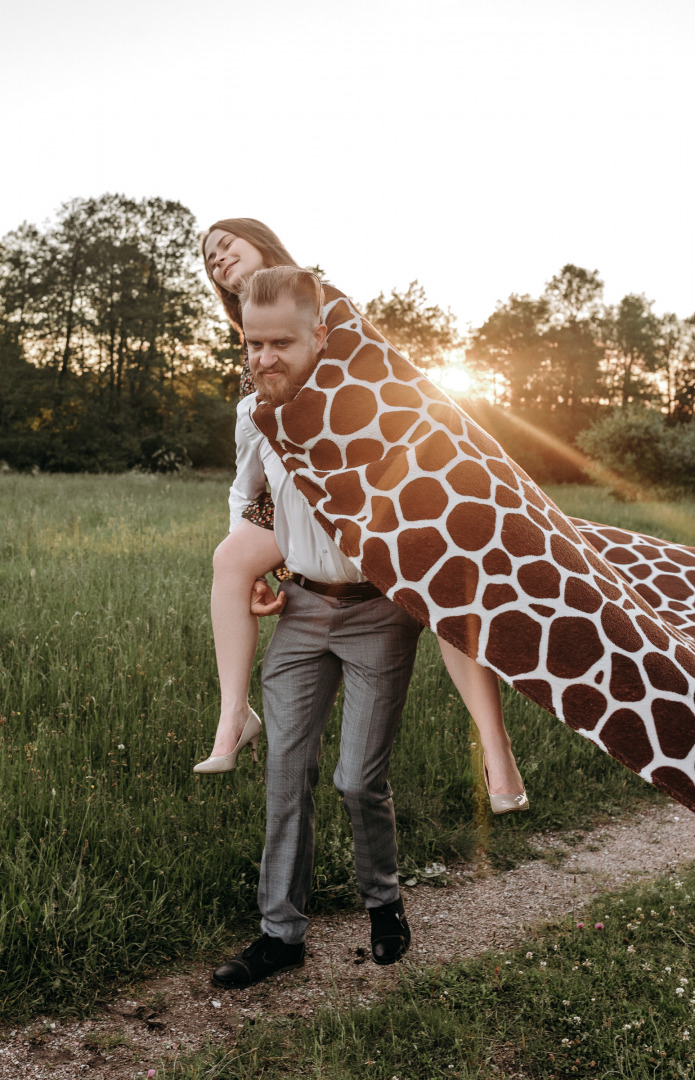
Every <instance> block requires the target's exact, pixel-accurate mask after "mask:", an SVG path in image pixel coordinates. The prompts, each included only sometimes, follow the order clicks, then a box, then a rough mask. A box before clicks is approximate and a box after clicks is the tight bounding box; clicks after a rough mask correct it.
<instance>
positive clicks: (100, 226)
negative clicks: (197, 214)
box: [0, 195, 695, 481]
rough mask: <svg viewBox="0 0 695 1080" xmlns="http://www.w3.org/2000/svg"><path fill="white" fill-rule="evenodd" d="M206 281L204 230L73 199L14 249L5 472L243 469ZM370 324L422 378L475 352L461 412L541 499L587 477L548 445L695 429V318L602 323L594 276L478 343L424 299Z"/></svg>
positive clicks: (3, 271) (507, 313)
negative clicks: (621, 433)
mask: <svg viewBox="0 0 695 1080" xmlns="http://www.w3.org/2000/svg"><path fill="white" fill-rule="evenodd" d="M201 267H202V263H201V258H200V254H199V250H198V228H197V225H196V222H195V220H194V218H193V215H192V214H191V212H190V211H189V210H188V209H187V208H186V207H184V206H182V205H181V204H180V203H177V202H171V201H166V200H163V199H158V198H149V199H142V200H133V199H128V198H126V197H124V196H122V195H103V196H101V197H99V198H91V199H74V200H72V201H70V202H68V203H66V204H64V205H63V206H62V207H61V208H60V210H59V211H58V213H57V215H56V217H55V219H54V220H53V221H51V222H49V223H47V224H46V225H45V226H43V227H42V228H39V227H37V226H36V225H29V224H24V225H22V226H21V227H20V228H18V229H16V230H15V231H14V232H11V233H9V234H8V235H7V236H5V237H4V238H3V239H2V241H0V460H4V461H5V462H7V464H8V465H10V466H11V467H13V468H19V469H27V468H31V467H39V468H40V469H45V470H62V471H78V470H109V471H117V470H122V469H129V468H133V467H139V468H145V469H168V468H176V467H179V466H180V465H182V464H190V465H192V466H194V467H199V468H202V467H218V468H219V467H222V468H229V467H231V466H233V461H234V438H233V436H234V421H235V405H236V400H237V396H238V384H239V373H240V368H241V359H242V347H241V343H240V341H239V338H238V336H237V334H236V332H235V331H234V330H233V328H232V327H231V325H230V324H229V323H228V322H227V320H226V319H225V318H224V317H223V315H222V312H221V306H220V305H219V303H218V302H217V300H216V298H215V297H214V296H213V295H212V293H211V291H210V289H209V287H208V286H207V283H206V282H204V280H203V276H202V275H201ZM363 310H364V313H365V315H366V316H367V317H368V318H369V319H370V320H371V321H372V322H373V323H374V324H375V325H376V326H377V327H378V329H380V330H381V331H382V332H383V333H384V335H385V337H386V338H387V339H388V340H390V341H391V342H392V343H393V344H394V345H395V346H396V347H397V348H399V349H401V350H402V351H403V352H405V353H406V354H407V355H408V356H409V358H410V359H411V360H412V361H413V362H414V363H416V364H417V365H418V366H420V367H422V368H423V369H424V370H427V369H428V368H431V367H433V366H441V365H442V364H443V363H445V362H446V359H447V357H449V356H450V355H451V353H452V352H453V351H455V350H461V351H462V350H463V349H464V348H465V352H466V361H465V362H466V366H467V368H468V369H469V370H470V371H471V372H472V373H473V374H474V375H475V377H476V379H477V381H478V383H479V385H480V386H481V388H482V389H483V391H484V397H485V398H486V399H487V402H486V401H485V400H480V401H478V402H477V403H476V402H464V406H465V407H466V408H470V410H471V411H472V412H473V413H474V414H475V415H476V416H477V418H478V419H480V421H481V422H482V423H483V425H484V426H485V427H487V428H488V429H489V430H491V432H492V434H493V435H496V437H497V438H499V439H500V441H501V442H502V443H503V444H504V445H505V446H506V448H507V449H508V450H509V452H510V453H512V456H514V457H516V458H517V459H518V460H520V462H521V463H522V464H523V465H525V467H526V468H528V469H529V471H530V472H531V473H532V474H533V475H536V476H537V477H538V478H539V479H540V480H542V481H547V480H549V479H578V478H581V475H582V474H581V471H580V470H579V467H578V466H577V465H576V464H572V463H571V461H570V460H569V459H568V458H567V457H566V456H565V457H564V458H563V455H562V454H560V455H559V456H557V460H555V459H554V458H553V455H552V454H551V453H549V451H548V440H547V435H548V434H550V435H553V434H554V435H555V436H556V437H557V440H558V442H560V443H562V442H564V443H567V442H569V443H572V442H574V441H575V440H576V439H577V437H578V436H579V433H580V432H582V431H584V430H586V429H588V428H590V427H591V426H592V425H595V424H596V423H598V422H601V421H602V420H603V419H604V418H605V417H606V415H607V414H610V413H612V412H613V410H614V409H615V408H616V407H618V408H620V409H621V410H628V409H629V408H630V407H634V406H635V405H638V404H639V405H651V406H652V407H653V408H654V409H655V410H656V411H657V412H658V413H659V416H660V417H661V421H662V422H663V423H665V424H666V425H670V426H674V425H679V426H680V425H682V424H685V423H689V422H691V421H692V420H693V416H694V414H695V316H693V317H691V318H689V319H679V318H677V317H676V316H675V315H673V314H666V315H663V316H657V315H656V314H655V313H654V312H653V310H652V305H651V303H650V302H649V301H648V300H647V299H646V298H645V297H644V296H639V295H634V294H630V295H628V296H626V297H624V298H623V299H622V300H621V301H620V303H619V304H616V305H613V306H611V305H606V304H605V303H604V302H603V283H602V281H601V280H600V278H599V276H598V273H597V271H595V270H586V269H583V268H581V267H577V266H573V265H571V264H568V265H567V266H564V267H563V268H562V269H561V270H560V272H559V273H558V274H556V275H555V276H554V277H553V278H551V279H550V281H549V282H548V284H547V286H546V288H545V291H544V292H543V294H542V295H541V296H540V297H538V298H533V297H531V296H528V295H523V296H518V295H512V296H510V297H509V299H508V300H507V301H506V303H500V304H498V306H497V308H496V310H495V311H494V312H493V313H492V314H491V315H490V317H489V318H488V319H487V320H486V321H485V322H484V323H483V325H482V326H480V327H478V328H476V329H474V330H472V331H471V332H470V334H469V335H466V336H464V335H462V334H461V332H460V331H459V329H458V327H457V325H456V320H455V318H454V316H453V314H452V313H451V311H445V310H443V309H441V308H440V307H438V306H437V305H436V304H433V303H431V302H430V301H428V299H427V297H426V295H425V292H424V290H423V288H422V287H421V286H420V285H418V283H417V282H412V283H411V285H410V286H409V287H408V289H406V290H404V291H402V292H398V291H397V290H395V289H394V290H393V291H392V292H391V293H390V294H389V295H386V294H384V293H381V294H380V295H379V296H378V297H376V298H375V299H373V300H371V301H369V302H368V303H367V304H365V305H364V306H363ZM490 402H491V403H492V404H490ZM539 429H540V430H542V432H543V433H544V435H545V436H546V437H545V439H541V440H540V441H539V440H538V439H537V438H536V437H535V435H534V432H536V431H538V430H539ZM693 430H694V431H695V428H694V429H693Z"/></svg>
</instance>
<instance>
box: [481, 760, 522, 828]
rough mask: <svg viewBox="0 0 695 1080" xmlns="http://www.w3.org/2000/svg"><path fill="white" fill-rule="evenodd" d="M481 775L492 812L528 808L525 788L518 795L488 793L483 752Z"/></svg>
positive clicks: (498, 812)
mask: <svg viewBox="0 0 695 1080" xmlns="http://www.w3.org/2000/svg"><path fill="white" fill-rule="evenodd" d="M483 775H484V777H485V787H486V788H487V794H488V798H489V799H490V809H491V810H492V812H493V814H512V813H520V812H521V811H522V810H528V809H529V804H528V796H527V794H526V788H524V790H523V791H522V792H521V794H520V795H513V794H511V793H509V794H507V793H506V792H502V793H501V794H499V795H491V794H490V783H489V780H488V775H487V765H486V764H485V754H483Z"/></svg>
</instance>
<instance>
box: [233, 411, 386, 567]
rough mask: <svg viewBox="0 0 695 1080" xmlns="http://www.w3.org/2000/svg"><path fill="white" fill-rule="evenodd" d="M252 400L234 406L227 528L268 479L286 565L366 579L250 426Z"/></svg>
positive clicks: (263, 436) (257, 431)
mask: <svg viewBox="0 0 695 1080" xmlns="http://www.w3.org/2000/svg"><path fill="white" fill-rule="evenodd" d="M256 404H257V400H256V394H249V395H248V397H245V398H242V400H241V401H240V402H239V405H238V406H237V425H236V467H237V473H236V479H235V480H234V483H233V484H232V486H231V488H230V490H229V529H230V532H231V530H232V529H234V528H236V526H237V525H238V524H239V523H240V521H241V520H242V517H241V514H242V511H243V510H245V509H246V507H247V506H248V505H249V503H252V502H253V501H254V499H257V498H258V497H259V495H262V494H263V493H264V492H265V490H266V478H267V479H268V482H269V483H270V492H271V495H272V497H273V502H274V503H275V526H274V528H275V540H276V542H277V545H278V547H279V548H280V551H281V552H282V554H283V558H284V560H285V565H286V567H287V569H288V570H292V571H293V572H294V573H295V574H303V575H304V576H305V577H307V578H310V580H312V581H322V582H325V583H328V584H336V583H345V582H355V581H366V580H367V579H366V578H365V577H364V576H363V575H362V574H361V573H360V572H359V570H358V569H357V567H356V566H354V565H353V564H352V563H351V562H350V560H349V559H348V558H347V557H346V556H345V555H343V553H342V551H341V550H340V548H339V547H338V545H337V544H334V543H333V541H332V540H331V539H330V537H329V536H328V534H327V533H326V532H324V530H323V529H322V528H321V526H320V525H319V523H318V522H317V521H316V519H315V518H314V515H313V514H312V512H311V509H310V507H309V504H308V502H307V501H306V499H305V498H304V496H303V495H301V494H300V493H299V491H298V490H297V488H296V487H295V486H294V484H293V482H292V478H291V477H290V475H289V473H288V472H287V470H286V469H285V467H284V465H283V464H282V462H281V461H280V458H279V457H278V455H277V454H276V453H275V451H274V450H273V448H272V446H271V445H270V443H269V442H268V440H267V439H266V437H265V435H262V434H261V432H260V431H259V430H258V428H257V427H256V425H255V424H254V422H253V420H252V419H251V413H252V411H253V410H254V409H255V408H256Z"/></svg>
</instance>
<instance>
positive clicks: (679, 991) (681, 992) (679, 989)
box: [676, 986, 685, 997]
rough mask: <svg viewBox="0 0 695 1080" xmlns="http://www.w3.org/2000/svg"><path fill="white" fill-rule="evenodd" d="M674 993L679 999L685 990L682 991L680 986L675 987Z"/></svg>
mask: <svg viewBox="0 0 695 1080" xmlns="http://www.w3.org/2000/svg"><path fill="white" fill-rule="evenodd" d="M676 993H677V994H678V996H679V997H680V996H681V994H684V993H685V990H684V989H683V987H682V986H677V987H676Z"/></svg>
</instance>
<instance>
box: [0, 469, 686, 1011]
mask: <svg viewBox="0 0 695 1080" xmlns="http://www.w3.org/2000/svg"><path fill="white" fill-rule="evenodd" d="M582 491H583V493H584V500H585V501H584V505H583V507H582V510H583V516H586V517H592V516H594V515H593V514H592V510H591V505H590V499H591V495H590V492H589V491H587V489H582ZM226 494H227V484H226V483H225V482H224V481H223V480H219V479H200V478H195V477H191V478H175V479H171V480H170V479H164V478H153V477H147V476H135V475H128V476H118V477H113V476H109V477H94V476H69V477H60V476H50V477H43V476H39V477H25V476H2V477H0V501H1V504H2V514H1V515H0V550H1V551H2V554H3V556H4V557H3V559H2V561H1V563H0V591H1V593H2V597H3V601H4V602H3V606H2V610H1V611H0V985H1V990H0V1008H1V1010H2V1013H3V1014H4V1015H7V1016H9V1015H20V1014H26V1013H27V1012H30V1011H41V1010H48V1009H53V1010H63V1011H70V1010H82V1009H85V1008H88V1007H90V1005H91V1004H92V1003H93V1001H94V1000H95V998H96V997H98V996H99V995H100V994H103V993H105V992H107V990H108V987H109V985H110V984H111V983H112V981H113V980H114V979H125V978H128V979H131V978H134V977H136V976H138V975H140V974H143V973H144V972H145V971H147V970H151V969H153V968H156V967H158V966H161V965H163V964H164V963H165V962H167V961H171V960H172V959H175V958H177V957H183V956H192V955H194V954H200V953H201V952H203V951H205V950H212V949H213V948H215V949H216V948H218V947H219V946H220V943H221V941H222V939H223V938H229V937H230V936H235V937H237V938H239V937H242V936H244V935H245V934H248V933H249V932H250V931H251V929H252V927H254V926H255V921H256V917H257V916H256V910H255V904H256V901H255V889H256V877H257V870H258V864H259V860H260V854H261V850H262V845H263V828H264V787H263V779H262V769H260V768H254V767H253V765H252V763H251V761H250V758H247V757H245V756H243V755H242V759H241V760H240V764H239V766H238V768H237V769H236V771H235V772H234V773H232V774H227V775H224V776H222V777H205V778H198V777H195V776H194V775H193V773H192V771H191V769H192V765H193V763H194V762H195V761H196V760H199V759H200V757H201V756H203V755H204V754H206V753H207V752H209V750H210V747H211V744H212V740H213V736H214V730H215V726H216V722H217V701H218V699H217V680H216V674H215V668H214V653H213V642H212V634H211V628H210V621H209V612H208V604H209V599H208V598H209V587H210V580H211V564H210V559H211V553H212V551H213V549H214V547H215V544H216V543H217V542H218V541H219V539H220V538H221V537H222V536H223V535H224V533H225V531H226V528H227V515H226ZM567 494H568V493H567V492H561V493H560V494H559V499H560V501H561V503H562V501H563V497H564V496H565V495H567ZM556 497H558V495H557V493H556ZM605 509H609V510H611V512H613V511H615V513H614V514H613V517H612V518H611V520H616V523H622V522H618V521H617V517H616V515H618V514H619V513H621V512H622V510H623V507H621V506H620V504H612V505H611V506H610V507H606V508H605ZM668 509H669V508H668V507H664V508H663V510H664V512H666V511H668ZM572 512H575V513H576V512H577V510H576V509H575V510H573V511H572ZM658 512H659V511H658V508H655V510H654V519H653V528H652V531H656V532H660V531H663V530H661V528H660V523H659V520H658ZM689 513H690V514H691V516H692V518H693V520H695V507H693V506H691V507H690V510H689ZM602 514H603V516H604V517H607V514H605V513H603V508H602ZM271 631H272V624H271V621H270V620H265V622H264V625H263V629H262V632H263V635H264V640H267V636H268V635H269V634H270V632H271ZM260 651H261V652H262V650H260ZM259 678H260V668H259V667H258V666H257V668H256V670H255V672H254V677H253V685H252V696H253V700H254V702H255V704H256V705H260V700H261V699H260V684H259ZM505 700H506V705H505V708H506V716H507V722H508V727H509V730H510V733H511V735H512V738H513V741H514V747H515V751H516V754H517V759H518V761H519V763H520V767H521V770H522V773H523V775H524V777H525V780H526V781H527V785H528V789H529V793H530V798H531V805H532V812H531V813H530V814H524V815H512V816H510V817H507V818H503V819H494V820H492V819H491V818H490V816H489V814H488V813H487V811H484V812H483V813H482V814H481V811H480V806H481V803H480V800H479V798H477V797H476V795H475V783H474V778H475V776H476V764H475V757H474V756H472V755H471V747H470V743H471V742H475V741H476V739H475V735H473V736H471V734H470V732H469V720H468V716H467V714H466V712H465V709H464V708H463V706H462V704H461V702H460V699H459V698H458V696H457V695H456V694H455V692H454V691H453V688H452V687H451V684H450V683H449V680H448V677H447V676H446V673H445V672H444V669H443V666H442V663H441V659H440V657H439V653H438V649H437V647H436V642H435V640H434V638H433V637H432V635H429V634H427V635H423V640H422V643H421V646H420V650H419V657H418V664H417V668H416V672H415V675H414V678H413V681H412V684H411V690H410V695H409V699H408V703H407V707H406V710H405V714H404V718H403V724H402V728H401V732H400V734H399V737H398V740H397V744H396V750H395V753H394V758H393V767H392V774H391V781H392V786H393V788H394V792H395V797H396V809H397V815H398V821H399V828H400V852H401V863H402V867H403V870H404V873H405V874H407V875H412V874H415V875H416V876H417V875H418V874H420V873H422V872H424V868H425V867H426V865H427V864H428V863H429V862H431V861H433V860H437V861H447V860H450V859H453V858H466V857H469V856H470V855H471V853H472V852H473V851H474V850H475V849H476V848H477V849H480V848H481V846H482V848H483V849H484V850H485V851H486V852H487V855H488V857H489V859H490V861H491V863H492V864H493V865H497V866H505V865H511V864H513V863H514V862H515V861H517V860H518V859H520V858H522V857H527V856H529V855H530V854H533V852H532V850H531V849H530V848H529V846H528V838H529V836H530V835H531V834H532V832H534V831H536V830H538V829H562V828H570V827H573V826H578V825H581V826H585V825H587V824H588V823H589V822H590V821H591V820H593V819H595V818H596V816H597V815H602V814H604V815H605V814H607V813H611V812H615V811H616V809H620V808H624V807H628V806H630V805H631V804H633V803H634V801H635V800H636V799H653V798H657V797H658V796H657V795H656V793H655V792H654V790H653V789H652V788H650V787H649V786H648V785H645V784H644V783H643V782H642V781H640V780H638V779H637V778H636V777H634V776H633V775H632V774H631V773H629V772H627V771H626V770H625V769H623V768H622V767H621V766H619V765H618V764H617V763H616V762H614V761H612V760H611V759H610V758H609V757H607V756H606V755H605V754H604V753H602V752H601V751H599V750H597V748H596V747H595V746H593V744H591V743H590V742H588V741H586V740H583V739H581V738H579V737H577V735H575V734H574V733H573V732H570V731H568V730H567V729H565V728H564V727H563V726H562V725H561V724H558V723H557V721H555V720H554V719H552V718H551V717H549V716H547V715H546V714H544V713H543V712H542V711H541V710H539V709H538V708H536V707H535V706H533V705H532V704H531V703H530V702H529V701H527V699H525V698H522V697H520V696H518V695H515V694H513V693H512V692H507V693H506V697H505ZM338 736H339V716H338V715H337V713H336V714H335V715H334V717H333V719H332V721H331V724H330V725H329V728H328V730H327V733H326V738H325V744H324V745H325V749H324V764H323V778H322V782H321V784H320V787H319V790H318V792H317V812H318V822H317V825H318V827H317V854H316V868H315V890H314V905H315V907H316V908H318V909H320V908H326V907H335V906H336V905H352V904H354V903H356V902H357V896H356V891H355V886H354V882H353V869H352V847H351V839H350V832H349V827H348V823H347V819H346V816H345V814H344V812H343V810H342V807H341V806H340V804H339V801H338V799H337V796H336V794H335V792H334V791H333V790H332V787H331V785H330V777H331V775H332V770H333V766H334V763H335V759H336V757H337V751H338Z"/></svg>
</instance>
